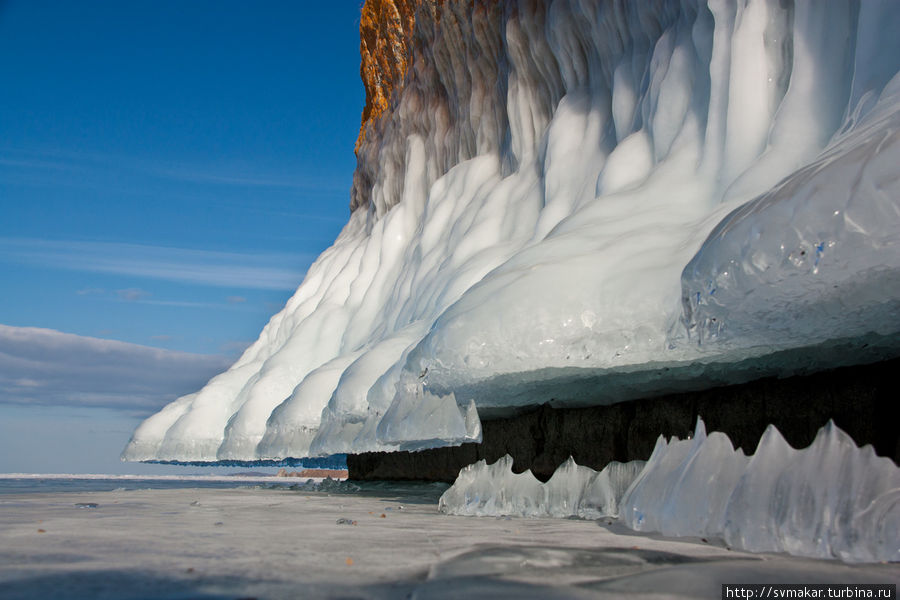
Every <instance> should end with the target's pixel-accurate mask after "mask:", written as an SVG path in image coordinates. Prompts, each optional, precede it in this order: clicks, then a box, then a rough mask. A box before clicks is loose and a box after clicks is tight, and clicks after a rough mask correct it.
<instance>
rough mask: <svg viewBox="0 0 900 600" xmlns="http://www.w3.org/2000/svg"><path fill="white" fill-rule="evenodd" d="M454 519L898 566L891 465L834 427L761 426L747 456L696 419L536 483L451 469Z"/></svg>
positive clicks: (507, 466) (898, 517)
mask: <svg viewBox="0 0 900 600" xmlns="http://www.w3.org/2000/svg"><path fill="white" fill-rule="evenodd" d="M439 506H440V509H441V510H442V511H443V512H446V513H450V514H456V515H477V516H485V515H494V516H500V515H515V516H526V517H534V516H555V517H570V516H571V517H582V518H589V519H598V518H602V517H621V520H622V522H623V523H624V524H625V525H627V526H628V527H630V528H631V529H633V530H635V531H657V532H660V533H663V534H664V535H667V536H695V537H719V538H724V541H725V542H726V543H727V544H728V545H729V546H730V547H732V548H738V549H741V550H750V551H753V552H787V553H789V554H794V555H799V556H810V557H818V558H839V559H841V560H844V561H848V562H877V561H890V562H895V563H897V562H900V468H898V467H897V465H895V464H894V463H893V462H892V461H891V460H890V459H888V458H884V457H879V456H876V455H875V452H874V451H873V450H872V447H871V446H864V447H863V448H859V447H857V446H856V444H854V442H853V440H852V439H850V436H848V435H847V434H846V433H844V432H843V431H841V430H840V429H839V428H838V427H836V426H835V425H834V424H833V423H829V424H828V425H826V426H825V427H823V428H822V429H821V430H819V433H818V435H817V436H816V438H815V440H813V443H812V444H811V445H810V446H809V447H807V448H804V449H802V450H796V449H794V448H792V447H791V446H790V445H788V443H787V442H786V441H785V440H784V438H783V437H782V436H781V434H780V433H779V432H778V430H777V429H776V428H774V427H772V426H769V428H768V429H767V430H766V432H765V434H763V437H762V439H761V440H760V442H759V446H758V447H757V449H756V452H755V453H754V454H753V455H752V456H749V457H748V456H746V455H745V454H744V452H743V451H742V450H741V449H740V448H738V449H735V448H734V447H733V446H732V444H731V440H729V439H728V436H726V435H725V434H723V433H721V432H712V433H710V434H709V435H707V433H706V429H705V427H704V425H703V421H702V420H698V421H697V427H696V429H695V431H694V435H693V436H692V437H691V438H689V439H686V440H679V439H678V438H672V439H670V440H666V439H665V438H663V437H662V436H660V438H659V440H658V441H657V443H656V448H654V450H653V454H652V455H651V456H650V459H649V460H648V461H646V463H645V462H644V461H633V462H630V463H625V464H623V463H617V462H614V463H610V464H609V465H607V466H606V467H605V468H604V469H603V470H601V471H600V472H597V471H594V470H593V469H590V468H588V467H584V466H579V465H577V464H575V461H573V460H572V459H571V458H570V459H569V460H568V461H567V462H565V463H564V464H562V465H560V467H559V468H558V469H557V471H556V472H555V473H554V474H553V477H551V478H550V480H549V481H548V482H547V483H545V484H542V483H540V482H539V481H538V480H537V479H535V477H534V476H533V475H532V474H531V472H530V471H525V472H523V473H518V474H516V473H514V472H513V471H512V459H511V458H509V457H508V456H507V457H504V458H502V459H500V460H498V461H497V462H495V463H494V464H492V465H487V464H485V461H480V462H478V463H476V464H474V465H470V466H468V467H465V468H464V469H462V470H461V471H460V473H459V477H458V478H457V480H456V482H455V483H454V484H453V486H452V487H451V488H450V489H448V490H447V491H446V492H444V494H443V495H442V496H441V498H440V502H439Z"/></svg>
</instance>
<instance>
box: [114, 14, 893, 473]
mask: <svg viewBox="0 0 900 600" xmlns="http://www.w3.org/2000/svg"><path fill="white" fill-rule="evenodd" d="M897 31H900V4H898V3H896V2H894V1H893V0H883V1H879V0H871V1H867V2H861V3H856V2H833V3H818V2H814V1H812V0H807V1H800V0H798V1H796V2H775V1H771V0H747V1H741V2H737V1H729V0H716V1H710V2H709V3H708V4H706V3H703V2H695V1H691V0H684V1H682V2H667V1H662V0H658V1H655V2H654V1H647V2H625V1H617V0H608V1H603V0H596V1H592V0H583V1H577V0H522V1H519V2H513V1H511V2H506V3H498V2H493V1H488V0H476V1H475V2H468V1H465V2H464V1H459V0H447V1H446V2H444V3H442V4H440V5H439V6H438V5H437V4H435V3H430V2H424V3H422V5H421V7H420V8H419V9H418V12H417V13H416V15H415V32H414V35H413V36H412V39H411V40H410V55H409V66H408V68H407V70H406V76H405V79H404V81H403V84H402V86H401V87H399V88H398V89H396V90H395V92H394V94H393V96H392V98H391V105H390V107H388V110H386V111H385V112H384V113H383V114H382V115H381V116H380V117H379V118H377V119H375V120H374V121H373V122H371V123H370V124H369V125H367V126H366V129H365V131H364V133H365V135H364V136H363V137H362V138H361V143H360V145H359V147H358V161H359V162H358V167H357V171H356V175H355V178H354V188H353V204H352V205H353V206H354V207H356V208H355V209H354V210H353V212H352V214H351V216H350V220H349V222H348V224H347V225H346V226H345V228H344V230H343V231H342V232H341V234H340V235H339V237H338V238H337V240H336V241H335V243H334V245H333V246H332V247H331V248H329V249H328V250H326V251H325V252H324V253H323V254H322V255H321V256H320V257H319V259H318V260H317V261H316V262H315V264H314V265H313V266H312V267H311V268H310V269H309V272H308V273H307V275H306V278H305V279H304V281H303V283H302V284H301V285H300V287H299V289H298V290H297V292H296V294H295V295H294V296H293V298H291V299H290V300H289V301H288V303H287V305H286V306H285V307H284V309H283V310H282V311H281V312H279V313H278V314H277V315H275V316H274V317H272V319H271V321H270V322H269V323H268V325H266V327H265V328H264V329H263V331H262V333H261V335H260V337H259V339H258V340H257V341H256V342H255V343H254V344H253V345H252V346H251V347H250V348H248V349H247V351H246V352H245V353H244V355H243V356H242V357H241V358H240V359H239V360H238V361H237V362H236V363H235V364H234V366H232V367H231V368H230V369H229V370H228V371H226V372H225V373H222V374H221V375H218V376H217V377H215V378H213V379H212V380H211V381H210V382H209V383H208V384H207V385H206V386H205V387H204V388H203V389H201V390H200V391H199V392H197V393H195V394H191V395H188V396H185V397H183V398H180V399H178V400H176V401H175V402H174V403H173V404H171V405H170V406H167V407H166V408H164V409H163V410H162V411H161V412H160V413H158V414H157V415H154V416H152V417H150V418H149V419H148V420H147V421H145V422H144V423H143V424H142V425H141V426H140V427H139V428H138V429H137V431H136V432H135V434H134V436H133V439H132V441H131V443H130V444H129V446H128V447H127V448H126V451H125V453H124V457H125V458H127V459H130V460H183V461H220V460H247V461H253V460H262V459H274V458H279V457H287V456H291V457H304V456H316V455H326V454H332V453H342V452H354V453H355V452H362V451H371V450H386V449H388V450H389V449H398V448H421V447H425V446H434V445H440V444H454V443H460V441H463V440H466V439H472V438H474V437H477V435H478V431H477V430H478V427H477V424H476V421H477V412H478V411H480V412H482V413H484V411H485V410H491V411H493V412H494V414H499V413H500V412H501V411H503V410H510V409H512V408H514V407H517V406H522V405H530V404H533V403H542V402H545V401H546V400H547V398H548V396H547V393H546V391H547V390H548V389H552V397H553V398H554V399H555V400H556V401H557V403H559V404H570V405H578V404H586V403H609V402H617V401H623V400H628V399H630V398H634V397H639V396H643V395H647V394H651V393H659V392H667V391H672V390H675V389H678V388H690V387H701V386H703V385H708V382H709V381H710V380H711V378H713V377H721V378H722V379H720V380H725V381H735V380H736V379H739V378H740V377H742V375H741V373H739V372H738V370H737V369H736V368H735V367H734V365H736V364H738V362H739V361H741V364H746V361H748V360H751V361H752V360H758V361H760V364H762V365H763V366H764V367H765V368H768V369H770V370H772V371H773V372H779V373H780V372H783V371H784V370H786V369H787V370H789V368H790V366H789V365H788V366H786V365H784V364H780V363H779V362H778V361H779V360H780V359H777V358H776V359H773V360H769V361H768V362H766V361H767V359H766V357H772V356H776V357H777V356H781V355H780V354H775V353H777V352H778V351H782V350H791V349H796V348H812V347H816V348H819V349H821V348H825V347H827V346H828V345H829V344H832V343H833V342H834V341H835V340H844V341H846V340H847V339H850V340H856V339H863V338H865V339H866V340H867V341H866V343H870V342H871V341H872V340H875V341H876V342H877V343H876V344H874V345H873V344H871V343H870V345H869V346H868V348H869V351H871V349H872V348H873V347H881V348H885V347H886V348H887V349H886V350H885V351H886V352H891V353H894V354H896V352H898V348H897V346H898V345H900V335H897V334H898V333H900V306H898V303H900V237H898V234H897V232H898V231H900V178H898V165H900V127H898V126H900V77H898V75H897V73H898V71H900V68H898V67H900V36H898V35H897V34H896V32H897ZM879 344H880V346H879ZM859 346H862V343H860V344H859ZM803 356H804V360H806V361H808V362H809V363H810V364H807V365H805V366H812V367H824V366H831V364H832V363H829V362H828V361H832V362H834V361H838V362H839V361H841V360H844V361H848V360H849V361H853V360H861V357H860V356H859V355H857V354H855V353H849V354H848V353H845V354H844V355H842V356H839V357H834V356H831V355H828V354H827V353H817V352H814V351H810V352H804V354H803ZM663 368H665V369H668V371H667V372H668V373H670V375H669V377H659V376H658V375H657V373H658V372H659V371H660V370H661V369H663ZM763 370H765V369H763ZM756 373H757V374H759V373H760V371H759V370H757V371H756ZM454 404H455V406H454ZM431 415H434V416H436V417H437V420H436V421H434V420H432V419H431ZM735 460H737V459H735Z"/></svg>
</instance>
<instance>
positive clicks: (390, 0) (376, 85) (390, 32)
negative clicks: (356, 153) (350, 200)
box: [356, 0, 443, 150]
mask: <svg viewBox="0 0 900 600" xmlns="http://www.w3.org/2000/svg"><path fill="white" fill-rule="evenodd" d="M442 3H443V0H366V2H365V4H364V5H363V7H362V14H360V17H359V54H360V58H361V62H360V66H359V75H360V77H362V81H363V86H364V87H365V89H366V106H365V107H364V108H363V113H362V123H361V124H360V127H359V137H358V138H357V139H356V149H357V150H358V149H359V146H360V145H361V144H362V142H363V140H365V138H366V125H368V124H369V123H370V122H372V121H374V120H375V119H377V118H378V117H379V116H380V115H381V113H383V112H384V111H385V110H386V109H387V108H388V104H389V102H390V99H391V94H393V93H394V90H398V89H400V88H401V87H402V85H403V78H404V77H405V76H406V67H407V65H408V63H409V58H410V50H411V45H412V39H413V31H414V29H415V24H416V11H417V10H418V9H419V7H421V6H426V7H428V8H432V9H433V7H434V6H435V5H436V4H437V5H440V4H442Z"/></svg>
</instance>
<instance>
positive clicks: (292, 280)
mask: <svg viewBox="0 0 900 600" xmlns="http://www.w3.org/2000/svg"><path fill="white" fill-rule="evenodd" d="M314 258H315V257H314V256H311V255H292V254H280V253H255V254H251V253H238V252H217V251H211V250H192V249H186V248H170V247H166V246H146V245H141V244H123V243H113V242H77V241H48V240H40V239H30V238H0V260H5V261H7V262H13V263H18V264H23V263H24V264H29V265H32V266H38V267H45V268H53V269H65V270H68V271H87V272H93V273H114V274H118V275H129V276H132V277H145V278H150V279H162V280H167V281H180V282H189V283H195V284H199V285H208V286H217V287H234V288H243V289H266V290H294V289H296V288H297V286H298V285H299V284H300V282H301V280H302V279H303V275H304V272H305V270H306V267H307V265H309V264H310V263H311V262H312V260H313V259H314ZM97 292H99V290H93V289H91V290H82V291H80V292H79V293H83V295H84V294H87V293H97Z"/></svg>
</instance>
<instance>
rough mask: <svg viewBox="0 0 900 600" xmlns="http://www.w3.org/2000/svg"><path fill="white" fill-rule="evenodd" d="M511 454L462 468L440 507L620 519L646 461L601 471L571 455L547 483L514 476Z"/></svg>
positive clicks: (496, 513)
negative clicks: (625, 497)
mask: <svg viewBox="0 0 900 600" xmlns="http://www.w3.org/2000/svg"><path fill="white" fill-rule="evenodd" d="M512 467H513V460H512V457H510V456H509V455H508V454H507V455H506V456H504V457H503V458H501V459H500V460H498V461H497V462H495V463H493V464H491V465H488V464H487V463H486V461H484V460H480V461H478V462H477V463H475V464H473V465H469V466H468V467H465V468H463V469H462V470H461V471H460V472H459V477H458V478H457V479H456V481H455V482H454V483H453V485H452V486H451V487H450V488H449V489H448V490H447V491H446V492H444V494H443V495H442V496H441V499H440V501H439V502H438V508H439V509H440V510H441V512H445V513H450V514H454V515H473V516H486V515H494V516H502V515H509V516H517V517H581V518H584V519H599V518H600V517H617V516H619V502H620V501H621V499H622V495H623V494H624V493H625V490H627V489H628V486H629V485H630V484H631V482H632V481H633V480H634V478H635V477H636V476H637V475H638V474H639V473H640V472H641V469H643V467H644V461H642V460H635V461H631V462H627V463H620V462H611V463H609V464H608V465H606V467H604V468H603V470H601V471H599V472H598V471H595V470H593V469H591V468H590V467H584V466H581V465H577V464H575V461H574V460H573V459H572V458H571V457H569V460H567V461H566V462H565V463H563V464H562V465H560V467H559V468H558V469H557V470H556V472H555V473H554V474H553V477H551V478H550V480H549V481H548V482H547V483H541V482H540V481H538V480H537V478H535V476H534V475H532V474H531V471H525V472H523V473H514V472H513V470H512Z"/></svg>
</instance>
